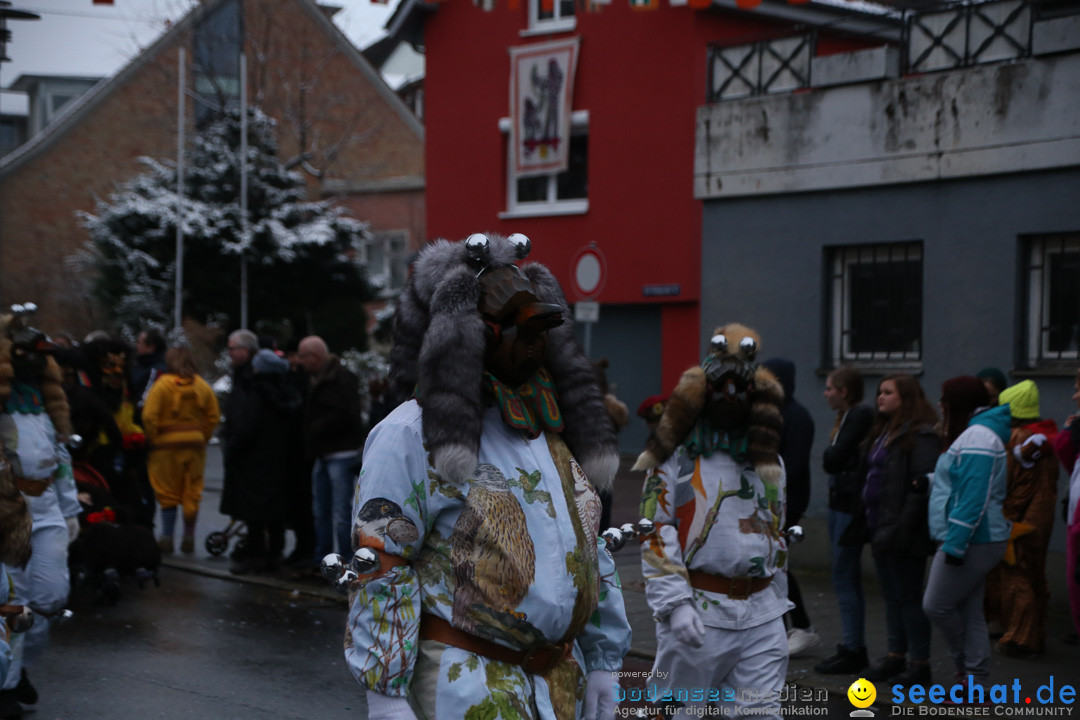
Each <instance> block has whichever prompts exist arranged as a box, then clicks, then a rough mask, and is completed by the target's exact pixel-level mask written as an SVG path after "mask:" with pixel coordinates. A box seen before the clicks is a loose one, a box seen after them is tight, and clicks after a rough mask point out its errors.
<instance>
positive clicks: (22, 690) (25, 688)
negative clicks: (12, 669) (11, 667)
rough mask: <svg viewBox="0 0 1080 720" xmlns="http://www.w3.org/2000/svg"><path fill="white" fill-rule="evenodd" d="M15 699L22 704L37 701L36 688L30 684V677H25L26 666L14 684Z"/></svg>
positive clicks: (31, 703) (30, 703)
mask: <svg viewBox="0 0 1080 720" xmlns="http://www.w3.org/2000/svg"><path fill="white" fill-rule="evenodd" d="M15 699H16V700H18V701H19V702H20V703H22V704H23V705H33V704H35V703H36V702H37V701H38V694H37V690H35V689H34V686H33V685H31V684H30V678H28V677H26V668H23V669H22V674H21V675H19V684H18V685H16V686H15Z"/></svg>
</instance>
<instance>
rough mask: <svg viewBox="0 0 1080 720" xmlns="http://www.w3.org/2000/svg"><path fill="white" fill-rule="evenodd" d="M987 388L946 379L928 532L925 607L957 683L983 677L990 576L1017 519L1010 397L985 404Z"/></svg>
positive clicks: (972, 379) (987, 644) (987, 655)
mask: <svg viewBox="0 0 1080 720" xmlns="http://www.w3.org/2000/svg"><path fill="white" fill-rule="evenodd" d="M989 404H990V396H989V394H988V393H987V391H986V387H985V386H984V385H983V383H982V381H981V380H979V379H978V378H975V377H967V376H964V377H956V378H952V379H951V380H947V381H945V383H944V384H942V386H941V407H942V412H943V425H944V428H945V441H946V444H947V445H948V448H949V449H948V450H946V451H945V452H944V453H943V454H942V455H941V457H940V458H939V459H938V462H937V467H936V468H935V469H934V478H933V482H932V485H931V489H930V517H929V523H930V536H931V537H932V538H933V539H934V540H935V541H936V542H937V543H938V549H937V553H936V554H935V555H934V560H933V562H932V563H931V565H930V577H929V579H928V581H927V584H926V592H925V593H924V595H923V611H924V612H925V613H926V616H927V617H929V618H930V621H931V622H932V623H934V624H935V625H937V627H938V628H939V629H940V630H941V634H942V635H943V636H944V637H945V641H946V642H947V643H948V645H949V654H950V656H951V657H952V660H953V664H954V665H955V666H956V678H955V681H956V682H957V683H963V684H967V685H976V684H977V685H985V684H986V681H987V678H988V677H989V674H990V670H989V661H990V639H989V635H988V633H987V629H986V617H985V615H984V613H983V595H984V591H985V589H986V576H987V574H988V573H989V572H990V570H992V569H993V568H994V567H995V566H996V565H997V564H998V563H999V562H1000V561H1001V558H1002V557H1004V555H1005V547H1006V545H1007V543H1008V540H1009V533H1010V531H1011V526H1012V523H1010V522H1009V521H1008V520H1006V519H1005V516H1004V514H1002V510H1001V505H1002V502H1003V501H1004V499H1005V492H1006V486H1007V481H1006V454H1005V446H1006V445H1007V444H1008V442H1009V434H1010V420H1011V416H1010V412H1009V405H1008V404H1004V405H999V406H998V407H995V408H993V409H986V408H987V407H988V406H989Z"/></svg>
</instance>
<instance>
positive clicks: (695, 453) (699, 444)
mask: <svg viewBox="0 0 1080 720" xmlns="http://www.w3.org/2000/svg"><path fill="white" fill-rule="evenodd" d="M748 443H749V439H748V438H747V436H746V435H731V434H730V433H727V432H723V431H720V430H717V429H715V428H713V426H712V424H711V423H710V422H709V420H708V418H704V417H703V418H701V419H700V420H698V422H697V424H696V425H694V429H693V430H691V431H690V435H689V437H687V438H686V440H685V441H684V442H683V446H684V447H686V452H687V453H689V455H690V458H691V459H694V458H697V457H710V456H711V455H712V454H713V453H715V452H716V451H717V450H722V451H723V452H726V453H727V454H728V455H731V456H732V457H733V458H735V461H736V462H745V461H746V446H747V444H748Z"/></svg>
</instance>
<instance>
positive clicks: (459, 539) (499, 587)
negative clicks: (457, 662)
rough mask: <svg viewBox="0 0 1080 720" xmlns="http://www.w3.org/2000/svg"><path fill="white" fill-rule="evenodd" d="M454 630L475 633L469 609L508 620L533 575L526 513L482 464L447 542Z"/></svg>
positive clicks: (495, 472) (499, 478) (493, 470)
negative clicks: (480, 609)
mask: <svg viewBox="0 0 1080 720" xmlns="http://www.w3.org/2000/svg"><path fill="white" fill-rule="evenodd" d="M450 561H451V563H452V565H453V568H454V577H455V579H456V581H457V586H456V587H455V588H454V609H453V624H454V625H455V626H456V627H459V628H461V629H462V630H466V631H468V632H475V630H476V620H475V617H474V615H473V613H474V612H475V610H474V605H475V604H476V603H479V604H480V605H481V606H482V607H484V608H487V609H489V610H494V611H496V613H495V614H498V613H499V612H503V613H509V614H513V612H514V608H516V607H517V605H518V604H519V603H520V602H521V600H522V598H524V597H525V593H526V592H527V591H528V589H529V585H530V584H531V583H532V581H533V575H534V572H535V563H536V553H535V550H534V549H533V540H532V538H531V537H530V536H529V531H528V527H527V526H526V522H525V513H524V512H523V511H522V509H521V506H520V505H519V504H518V501H517V498H515V497H514V494H513V492H511V490H510V484H509V483H508V482H507V481H506V478H505V477H504V476H503V474H502V473H501V472H500V471H499V468H497V467H495V466H494V465H490V464H487V463H482V464H480V465H479V466H478V467H477V468H476V473H475V475H474V476H473V477H472V478H471V479H470V480H469V495H468V497H467V499H466V501H465V509H464V510H462V512H461V515H459V516H458V519H457V523H455V525H454V532H453V534H452V535H451V536H450Z"/></svg>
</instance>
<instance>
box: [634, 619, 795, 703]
mask: <svg viewBox="0 0 1080 720" xmlns="http://www.w3.org/2000/svg"><path fill="white" fill-rule="evenodd" d="M787 667H788V645H787V632H786V631H785V630H784V620H783V618H776V619H775V620H770V621H769V622H767V623H764V624H762V625H757V626H755V627H752V628H748V629H746V630H726V629H724V628H717V627H709V626H706V627H705V642H704V643H703V644H702V646H701V647H699V648H695V647H691V646H689V645H686V644H684V643H682V642H680V641H679V640H678V639H677V638H676V637H675V635H674V633H672V632H671V627H670V625H669V624H668V623H667V622H658V623H657V624H656V661H655V663H654V664H653V676H652V677H651V678H650V679H649V681H648V682H649V684H652V683H655V684H656V685H657V687H658V688H659V691H660V692H661V693H663V691H664V690H671V691H672V695H673V696H676V697H677V696H678V694H679V692H680V691H689V692H691V693H692V692H693V691H694V690H695V689H699V690H700V689H703V690H704V691H705V692H704V696H705V697H706V698H707V697H709V695H710V692H711V693H712V695H713V696H714V697H715V696H717V692H719V696H720V698H721V699H720V701H719V702H715V701H714V702H709V701H707V700H706V701H702V702H692V701H689V702H686V703H684V705H685V706H686V707H687V708H704V707H706V706H710V705H711V706H713V707H724V706H726V707H727V708H730V711H729V712H728V713H725V715H729V716H736V717H737V716H738V715H736V711H735V710H734V708H735V707H738V708H740V710H739V711H738V712H740V713H742V712H745V711H747V710H749V712H751V713H754V716H755V717H762V718H776V719H777V720H779V718H780V692H781V690H783V688H784V683H785V682H786V678H787ZM758 713H761V714H760V715H758ZM701 716H702V715H701V714H700V713H693V712H689V713H688V712H681V714H676V715H674V716H669V717H701Z"/></svg>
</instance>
